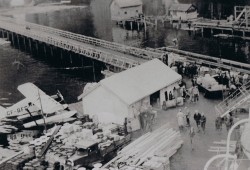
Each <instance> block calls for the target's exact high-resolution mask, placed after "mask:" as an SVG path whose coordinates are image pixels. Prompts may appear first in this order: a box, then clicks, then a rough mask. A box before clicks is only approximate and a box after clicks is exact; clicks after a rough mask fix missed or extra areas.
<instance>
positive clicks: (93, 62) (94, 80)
mask: <svg viewBox="0 0 250 170" xmlns="http://www.w3.org/2000/svg"><path fill="white" fill-rule="evenodd" d="M92 64H93V76H94V81H96V77H95V62H94V60H92Z"/></svg>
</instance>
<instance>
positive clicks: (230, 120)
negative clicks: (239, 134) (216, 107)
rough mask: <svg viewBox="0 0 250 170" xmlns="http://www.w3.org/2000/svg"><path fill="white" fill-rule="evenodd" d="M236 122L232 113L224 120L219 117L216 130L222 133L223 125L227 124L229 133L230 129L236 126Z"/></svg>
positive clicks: (236, 117)
mask: <svg viewBox="0 0 250 170" xmlns="http://www.w3.org/2000/svg"><path fill="white" fill-rule="evenodd" d="M235 120H236V121H238V120H239V118H238V116H235ZM235 120H234V118H233V115H232V113H231V112H230V113H229V114H227V115H226V116H225V117H223V118H222V117H220V115H218V116H217V118H216V120H215V129H216V130H217V131H222V125H223V124H225V126H226V129H227V131H229V130H230V128H231V127H232V126H233V125H234V122H235Z"/></svg>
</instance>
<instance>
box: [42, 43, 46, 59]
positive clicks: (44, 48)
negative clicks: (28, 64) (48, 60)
mask: <svg viewBox="0 0 250 170" xmlns="http://www.w3.org/2000/svg"><path fill="white" fill-rule="evenodd" d="M43 50H44V54H45V57H47V50H46V44H44V46H43Z"/></svg>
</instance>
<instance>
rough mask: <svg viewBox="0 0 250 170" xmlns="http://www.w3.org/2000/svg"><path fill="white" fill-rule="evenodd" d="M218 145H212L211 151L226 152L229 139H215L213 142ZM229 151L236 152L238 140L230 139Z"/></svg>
mask: <svg viewBox="0 0 250 170" xmlns="http://www.w3.org/2000/svg"><path fill="white" fill-rule="evenodd" d="M213 143H214V144H215V145H216V146H210V148H209V149H208V151H209V152H216V153H217V154H221V153H225V152H226V151H227V147H226V145H227V141H225V140H221V141H214V142H213ZM229 146H230V147H229V152H230V153H234V152H235V149H236V141H230V145H229Z"/></svg>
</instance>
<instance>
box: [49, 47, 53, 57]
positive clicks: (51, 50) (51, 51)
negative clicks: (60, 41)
mask: <svg viewBox="0 0 250 170" xmlns="http://www.w3.org/2000/svg"><path fill="white" fill-rule="evenodd" d="M52 48H53V47H52V46H50V54H51V56H52V57H53V56H54V54H53V49H52Z"/></svg>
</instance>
